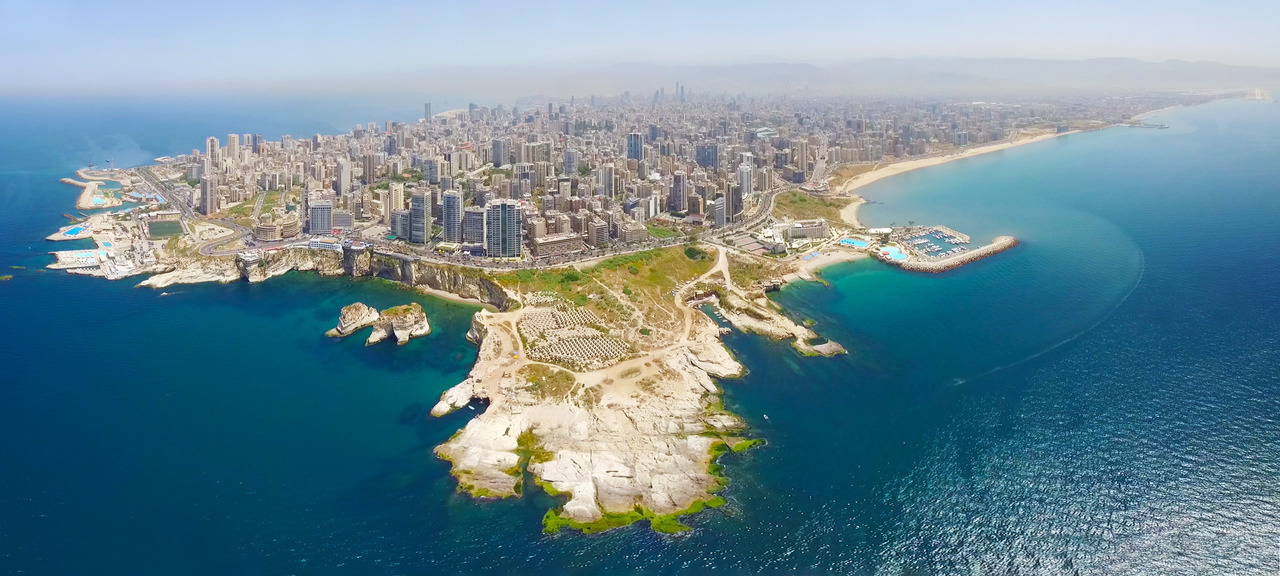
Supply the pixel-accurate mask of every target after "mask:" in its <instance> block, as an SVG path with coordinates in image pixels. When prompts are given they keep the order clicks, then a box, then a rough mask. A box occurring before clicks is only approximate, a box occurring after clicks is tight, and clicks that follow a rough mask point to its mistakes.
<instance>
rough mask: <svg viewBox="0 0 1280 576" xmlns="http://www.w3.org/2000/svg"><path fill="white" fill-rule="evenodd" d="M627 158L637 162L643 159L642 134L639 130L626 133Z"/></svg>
mask: <svg viewBox="0 0 1280 576" xmlns="http://www.w3.org/2000/svg"><path fill="white" fill-rule="evenodd" d="M627 159H628V160H635V161H637V162H639V161H641V160H644V134H641V133H639V132H632V133H630V134H627Z"/></svg>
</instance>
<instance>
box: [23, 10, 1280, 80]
mask: <svg viewBox="0 0 1280 576" xmlns="http://www.w3.org/2000/svg"><path fill="white" fill-rule="evenodd" d="M4 4H5V5H6V9H5V10H4V11H3V14H2V15H0V92H24V91H94V90H113V89H115V90H119V89H123V88H128V87H134V88H138V89H142V88H146V89H181V88H183V87H186V88H191V87H222V88H229V87H236V86H255V85H258V86H261V85H289V84H297V85H304V84H305V83H307V82H320V81H325V82H332V81H335V80H339V79H351V80H359V79H363V78H373V77H383V78H385V77H394V76H395V75H398V74H405V75H408V74H414V73H420V72H422V71H426V70H432V69H439V68H458V67H530V66H540V65H550V66H557V67H561V68H572V67H574V66H595V65H602V64H613V63H623V62H654V63H693V64H716V63H748V62H808V63H814V64H823V63H832V62H838V61H845V60H855V59H865V58H884V57H892V58H928V57H1017V58H1047V59H1083V58H1096V57H1128V58H1138V59H1142V60H1149V61H1163V60H1167V59H1180V60H1211V61H1216V62H1222V63H1227V64H1238V65H1253V66H1280V2H1278V1H1276V0H1226V1H1219V2H1212V3H1211V2H1206V1H1204V0H1197V1H1188V0H1141V1H1123V0H1107V1H1101V0H1079V1H1077V0H1061V1H1058V2H1043V1H1036V0H931V1H923V2H909V1H906V2H904V1H893V0H879V1H877V2H864V1H860V0H852V1H851V0H827V1H816V0H786V1H781V0H773V1H768V2H766V1H759V0H730V1H723V0H709V1H698V0H680V1H672V0H642V1H638V2H619V3H616V4H614V5H611V4H610V3H608V2H601V1H578V0H566V1H557V0H544V1H540V2H514V1H508V0H486V1H484V2H457V1H455V2H448V3H441V2H436V1H433V0H420V1H416V2H410V1H399V0H393V1H387V2H381V3H376V4H370V3H367V2H355V1H351V0H347V1H335V0H314V1H310V2H301V1H275V0H257V1H245V0H218V1H213V2H177V1H173V0H166V1H153V0H145V1H127V0H126V1H110V0H75V1H66V0H8V1H6V2H5V3H4Z"/></svg>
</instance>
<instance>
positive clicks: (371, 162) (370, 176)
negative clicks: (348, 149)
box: [362, 154, 378, 186]
mask: <svg viewBox="0 0 1280 576" xmlns="http://www.w3.org/2000/svg"><path fill="white" fill-rule="evenodd" d="M362 161H363V163H364V176H363V177H362V180H363V181H364V183H365V185H366V186H372V185H373V181H374V180H376V179H377V178H378V157H377V156H376V155H374V154H365V155H364V158H362Z"/></svg>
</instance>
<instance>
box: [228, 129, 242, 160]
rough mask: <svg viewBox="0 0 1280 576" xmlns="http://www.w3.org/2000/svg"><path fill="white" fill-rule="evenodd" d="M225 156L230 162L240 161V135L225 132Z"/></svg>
mask: <svg viewBox="0 0 1280 576" xmlns="http://www.w3.org/2000/svg"><path fill="white" fill-rule="evenodd" d="M227 158H229V159H230V160H231V161H232V162H239V161H240V135H239V134H227Z"/></svg>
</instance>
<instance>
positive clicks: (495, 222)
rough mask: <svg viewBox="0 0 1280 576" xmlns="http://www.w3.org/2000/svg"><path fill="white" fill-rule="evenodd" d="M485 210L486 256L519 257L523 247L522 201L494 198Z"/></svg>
mask: <svg viewBox="0 0 1280 576" xmlns="http://www.w3.org/2000/svg"><path fill="white" fill-rule="evenodd" d="M484 210H485V212H484V223H485V226H484V253H485V256H488V257H490V258H519V257H520V256H521V253H522V251H521V249H522V247H523V238H522V234H521V221H520V203H519V202H516V201H515V200H505V199H504V200H494V201H493V202H490V203H489V205H488V206H485V209H484Z"/></svg>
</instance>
